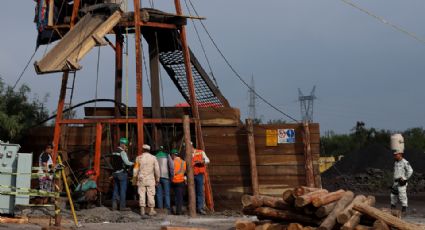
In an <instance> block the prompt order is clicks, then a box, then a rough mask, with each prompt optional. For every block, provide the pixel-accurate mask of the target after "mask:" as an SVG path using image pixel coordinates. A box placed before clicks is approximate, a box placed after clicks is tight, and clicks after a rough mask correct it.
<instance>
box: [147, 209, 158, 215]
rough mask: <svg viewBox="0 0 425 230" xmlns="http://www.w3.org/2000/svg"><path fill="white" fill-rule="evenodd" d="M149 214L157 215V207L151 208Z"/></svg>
mask: <svg viewBox="0 0 425 230" xmlns="http://www.w3.org/2000/svg"><path fill="white" fill-rule="evenodd" d="M148 215H149V216H155V215H156V211H155V208H149V212H148Z"/></svg>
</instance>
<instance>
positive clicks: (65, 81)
mask: <svg viewBox="0 0 425 230" xmlns="http://www.w3.org/2000/svg"><path fill="white" fill-rule="evenodd" d="M68 74H69V72H68V71H65V72H63V76H62V85H61V91H60V94H59V102H58V109H57V114H56V120H55V130H54V132H53V153H52V160H53V164H56V158H57V156H58V150H59V141H60V134H61V125H62V123H61V121H62V114H63V107H64V104H65V96H66V86H67V84H68Z"/></svg>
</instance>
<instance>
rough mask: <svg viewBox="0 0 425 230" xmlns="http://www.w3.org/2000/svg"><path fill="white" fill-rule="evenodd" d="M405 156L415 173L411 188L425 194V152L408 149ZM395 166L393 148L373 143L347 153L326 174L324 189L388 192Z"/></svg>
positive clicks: (410, 182) (323, 180)
mask: <svg viewBox="0 0 425 230" xmlns="http://www.w3.org/2000/svg"><path fill="white" fill-rule="evenodd" d="M404 157H405V158H406V159H407V160H408V161H409V162H410V164H411V165H412V168H413V171H414V175H413V176H412V178H411V179H410V181H409V184H410V185H411V186H409V187H410V189H413V190H414V191H415V192H422V190H423V191H425V153H424V152H423V151H417V150H409V149H407V150H406V151H405V154H404ZM393 165H394V159H393V154H392V151H391V150H390V149H387V148H385V147H384V146H382V145H379V144H371V145H369V146H366V147H365V148H362V149H359V150H357V151H354V152H351V153H349V154H347V155H346V156H344V158H342V159H341V160H340V161H338V162H337V163H336V164H335V165H334V166H332V167H331V168H330V169H328V170H327V171H326V172H324V173H323V174H322V182H323V187H325V188H327V189H331V190H334V189H339V188H344V189H350V190H354V191H362V192H381V191H387V190H388V187H389V186H390V185H391V184H392V180H393V178H392V172H393Z"/></svg>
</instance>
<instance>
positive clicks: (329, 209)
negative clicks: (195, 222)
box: [236, 187, 425, 230]
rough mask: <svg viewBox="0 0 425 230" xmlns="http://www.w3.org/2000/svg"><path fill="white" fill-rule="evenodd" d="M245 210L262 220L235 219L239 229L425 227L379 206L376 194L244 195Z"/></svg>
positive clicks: (315, 190)
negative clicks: (407, 220)
mask: <svg viewBox="0 0 425 230" xmlns="http://www.w3.org/2000/svg"><path fill="white" fill-rule="evenodd" d="M242 205H243V213H244V214H246V215H253V216H257V218H258V219H259V220H260V221H257V222H253V221H246V220H238V221H236V229H240V230H312V229H317V230H331V229H342V230H352V229H377V230H387V229H388V230H389V229H402V230H418V229H422V230H425V227H424V226H423V225H417V224H412V223H408V222H406V221H403V220H401V219H400V216H401V215H400V211H398V212H397V211H395V210H389V209H381V210H380V209H377V208H375V207H374V205H375V197H374V196H367V197H366V196H364V195H356V196H355V195H354V193H353V192H351V191H344V190H342V189H341V190H338V191H334V192H329V191H327V190H326V189H319V188H309V187H299V188H295V189H293V190H287V191H285V192H284V193H283V197H270V196H250V195H243V196H242Z"/></svg>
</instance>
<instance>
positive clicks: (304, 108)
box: [298, 86, 317, 122]
mask: <svg viewBox="0 0 425 230" xmlns="http://www.w3.org/2000/svg"><path fill="white" fill-rule="evenodd" d="M315 91H316V86H313V89H312V90H311V92H310V95H307V96H304V94H303V93H302V92H301V89H300V88H298V101H299V102H300V108H301V118H302V121H303V122H312V121H313V105H314V100H315V99H316V98H317V97H316V95H315Z"/></svg>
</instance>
